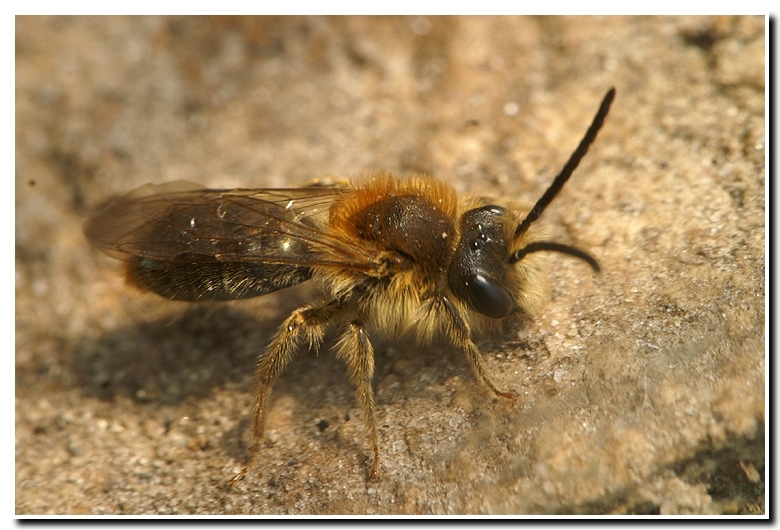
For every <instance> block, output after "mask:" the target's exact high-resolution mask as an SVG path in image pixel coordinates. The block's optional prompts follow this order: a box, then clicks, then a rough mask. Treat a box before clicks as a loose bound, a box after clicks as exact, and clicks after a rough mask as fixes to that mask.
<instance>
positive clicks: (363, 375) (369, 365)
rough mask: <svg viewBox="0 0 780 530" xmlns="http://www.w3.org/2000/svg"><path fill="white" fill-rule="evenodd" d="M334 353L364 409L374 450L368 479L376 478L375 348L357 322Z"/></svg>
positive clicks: (344, 335)
mask: <svg viewBox="0 0 780 530" xmlns="http://www.w3.org/2000/svg"><path fill="white" fill-rule="evenodd" d="M333 349H334V354H335V356H336V357H337V358H339V359H342V360H343V361H344V362H345V363H346V364H347V373H348V374H349V380H350V381H351V382H352V384H353V385H355V387H356V388H355V396H356V397H357V400H358V403H360V407H361V408H362V409H363V416H364V417H365V424H366V431H368V438H369V441H370V442H371V449H372V450H373V451H374V460H373V461H372V462H371V471H370V472H369V477H370V478H376V473H377V466H378V464H379V442H378V439H377V435H376V421H375V420H374V389H373V388H372V387H371V380H372V379H373V377H374V348H373V347H372V346H371V341H369V340H368V334H367V333H366V330H365V328H364V327H363V324H362V323H361V322H360V321H357V320H355V321H353V322H351V323H350V324H349V325H347V326H346V329H345V330H344V333H343V334H342V335H341V337H339V339H338V342H337V343H336V345H335V346H334V348H333Z"/></svg>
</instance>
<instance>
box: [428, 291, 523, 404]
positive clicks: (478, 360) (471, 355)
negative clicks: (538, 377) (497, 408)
mask: <svg viewBox="0 0 780 530" xmlns="http://www.w3.org/2000/svg"><path fill="white" fill-rule="evenodd" d="M441 306H442V308H443V310H444V313H445V314H446V315H447V317H448V318H449V320H450V324H451V325H450V327H449V335H450V340H451V341H452V343H453V344H455V345H456V346H459V347H460V348H462V349H463V351H464V352H465V354H466V357H467V358H468V360H469V363H471V367H472V369H473V370H474V373H475V374H476V376H477V379H479V380H480V381H482V382H483V383H485V385H487V387H488V388H489V389H490V390H492V391H493V393H494V394H495V395H497V396H499V397H502V398H506V399H517V394H513V393H512V392H501V391H500V390H499V389H497V388H496V385H494V384H493V382H492V381H491V380H490V378H489V377H488V375H487V371H485V366H484V365H483V364H482V355H481V354H480V353H479V348H477V345H476V344H474V341H472V340H471V330H470V329H469V326H468V324H467V323H466V321H465V320H463V317H461V316H460V313H458V310H457V309H456V308H455V306H454V305H453V304H452V302H450V301H449V299H448V298H447V297H446V296H442V297H441Z"/></svg>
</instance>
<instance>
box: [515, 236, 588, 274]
mask: <svg viewBox="0 0 780 530" xmlns="http://www.w3.org/2000/svg"><path fill="white" fill-rule="evenodd" d="M541 250H544V251H548V252H560V253H561V254H568V255H569V256H572V257H574V258H579V259H581V260H582V261H584V262H585V263H587V264H588V265H590V266H591V267H592V268H593V270H594V271H596V272H601V267H599V262H598V261H596V258H594V257H593V256H591V255H590V254H588V253H587V252H585V251H584V250H580V249H578V248H576V247H570V246H569V245H564V244H562V243H554V242H552V241H534V242H533V243H529V244H528V245H526V246H524V247H523V248H521V249H520V250H518V251H517V252H515V253H514V254H512V256H511V257H510V258H509V264H510V265H514V264H515V263H517V262H518V261H520V260H521V259H523V258H524V257H525V255H526V254H530V253H531V252H539V251H541Z"/></svg>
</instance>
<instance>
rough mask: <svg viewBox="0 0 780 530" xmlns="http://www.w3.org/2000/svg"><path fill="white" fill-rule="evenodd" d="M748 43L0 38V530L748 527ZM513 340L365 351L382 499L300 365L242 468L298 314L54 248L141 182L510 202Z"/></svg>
mask: <svg viewBox="0 0 780 530" xmlns="http://www.w3.org/2000/svg"><path fill="white" fill-rule="evenodd" d="M764 49H765V28H764V19H763V18H762V17H694V18H687V17H685V18H680V17H678V18H665V17H650V18H630V17H629V18H626V17H614V18H601V17H587V18H577V17H551V18H523V17H475V18H435V17H434V18H421V17H404V18H370V17H369V18H360V17H358V18H308V17H301V18H273V17H267V18H236V17H206V18H159V17H137V18H124V17H94V18H93V17H67V18H60V17H17V19H16V501H15V502H16V505H15V506H16V512H17V514H206V513H209V514H398V513H403V514H425V513H430V514H534V513H545V514H561V513H563V514H567V513H596V514H600V513H617V514H634V513H639V514H646V513H661V514H686V513H692V514H708V513H746V514H762V513H764V512H765V499H764V480H765V469H764V462H765V451H764V449H765V447H764V443H765V402H766V397H765V394H766V387H765V369H766V365H765V360H766V358H765V327H764V326H765V304H766V302H765V274H766V271H765V263H766V260H765V148H766V146H765V142H766V138H765V96H764V83H765V76H764V75H765V69H764V62H765V57H764ZM612 85H614V86H616V87H617V98H616V100H615V103H614V105H613V109H612V112H611V114H610V116H609V118H608V119H607V124H606V126H605V128H604V130H603V131H602V133H601V134H600V136H599V138H598V140H597V141H596V143H595V144H594V145H593V147H592V148H591V151H590V152H589V154H588V156H587V157H586V158H585V160H584V161H583V163H582V165H581V166H580V168H579V169H578V170H577V172H576V173H575V175H574V177H573V178H572V180H571V181H570V182H569V183H568V184H567V186H566V188H565V189H564V191H563V192H562V193H561V194H560V196H559V197H558V198H557V199H556V201H555V202H554V203H553V204H552V206H551V207H550V208H549V209H548V211H547V212H545V215H544V216H543V218H542V220H541V221H540V222H541V223H543V224H544V225H546V226H547V227H548V228H547V229H548V230H549V232H550V234H551V235H552V238H553V239H555V240H557V241H561V242H566V243H571V244H576V245H577V246H580V247H582V248H586V249H589V250H590V251H591V252H592V253H593V254H594V255H596V256H597V257H598V259H599V260H600V262H601V265H602V269H603V272H602V273H601V274H600V275H594V274H593V273H592V272H591V271H590V270H589V269H588V268H587V267H586V266H584V265H583V264H582V263H580V262H578V261H576V260H571V259H568V258H566V257H563V256H559V255H551V256H550V258H549V260H548V261H549V278H550V300H549V302H548V304H547V306H546V307H545V309H544V311H543V313H542V315H541V316H540V317H539V318H538V319H536V320H535V321H534V322H533V323H531V324H530V325H529V326H527V327H525V328H522V329H519V328H518V329H511V330H508V332H507V333H506V334H504V335H498V336H487V337H484V338H482V339H480V341H479V345H480V348H481V349H482V352H483V356H484V359H485V362H486V365H487V368H488V371H489V373H490V374H491V377H492V379H493V381H494V382H495V383H496V384H497V386H499V387H500V388H504V389H513V390H514V391H516V392H518V393H519V394H520V396H521V397H520V399H519V400H518V402H517V403H516V404H515V405H514V406H511V405H509V404H508V403H504V402H502V401H496V400H495V399H493V397H492V396H491V395H490V394H489V393H488V392H487V391H486V390H485V389H484V388H482V387H481V386H480V385H479V384H477V382H476V380H475V378H474V377H473V376H472V374H471V372H470V370H469V368H468V365H467V363H466V361H465V359H464V358H463V356H462V354H461V353H460V352H458V351H456V350H453V349H452V348H450V347H449V346H447V345H443V344H434V345H430V346H425V347H418V346H415V345H413V344H409V343H406V342H399V341H397V340H394V339H393V338H392V337H387V338H381V339H380V338H379V337H375V348H376V354H377V367H376V377H375V382H374V387H375V389H376V392H377V420H378V422H379V425H380V433H379V437H380V445H381V451H382V453H381V454H382V460H381V465H380V475H381V480H379V481H370V480H368V479H367V470H368V465H369V463H370V457H371V454H370V448H369V446H368V443H367V439H366V437H365V434H364V432H363V427H362V417H361V413H360V409H359V407H357V405H356V403H355V401H354V397H353V390H352V388H351V387H350V385H349V383H348V381H347V377H346V374H345V370H344V368H343V366H342V365H341V363H340V362H338V361H336V360H334V359H333V358H332V357H331V356H330V355H329V354H328V353H327V350H325V349H324V350H323V354H322V355H319V356H317V355H315V354H314V352H306V351H302V352H300V353H299V355H298V356H297V358H296V360H295V362H294V363H293V364H292V366H291V368H290V369H289V370H288V371H287V372H286V373H285V374H284V375H283V376H282V377H281V378H280V380H279V381H278V382H277V384H276V385H275V387H274V393H273V394H272V399H271V405H270V411H269V417H268V424H267V435H266V437H265V441H264V445H265V448H264V451H263V458H262V461H261V462H260V463H259V464H258V465H257V466H256V468H255V469H254V470H253V471H252V472H251V473H250V474H249V475H248V476H247V477H246V479H245V480H244V481H243V482H242V483H240V484H239V485H238V487H236V488H235V489H234V490H230V489H229V488H227V487H226V482H227V481H228V479H229V478H230V477H231V476H232V474H233V473H234V472H235V471H237V470H238V469H239V467H240V465H241V463H242V462H243V461H244V459H245V458H246V457H247V437H248V434H249V433H248V429H249V418H250V412H251V401H252V397H253V388H252V370H253V366H254V363H255V360H256V358H257V356H258V355H259V354H260V353H261V352H262V350H263V347H264V345H265V344H266V343H267V341H268V340H269V339H270V337H271V336H272V334H273V332H274V330H275V329H276V327H277V326H278V325H279V324H280V322H281V321H282V320H283V319H284V318H285V316H286V315H287V314H289V312H290V311H292V310H293V309H294V308H295V307H296V306H297V305H298V304H300V303H301V301H304V300H306V299H307V296H308V295H309V294H310V293H308V292H307V290H306V289H305V288H303V289H297V290H292V291H289V292H285V293H280V294H275V295H269V296H266V297H263V298H260V299H256V300H253V301H249V302H242V303H233V304H226V305H204V306H199V305H198V306H191V305H186V304H179V303H172V302H165V301H160V300H158V299H156V298H155V297H153V296H151V295H140V294H138V293H136V292H134V291H132V290H131V289H129V288H127V287H126V286H125V285H124V283H123V275H122V272H121V267H120V266H119V264H118V262H116V261H113V260H111V259H110V258H108V257H106V256H104V255H102V254H101V253H99V252H97V251H94V250H93V249H91V248H90V247H89V245H88V244H87V243H86V242H85V240H84V238H83V236H82V234H81V231H80V225H81V223H82V222H83V220H84V219H85V217H86V216H87V215H89V213H90V212H91V211H93V210H94V209H95V208H96V207H97V206H98V205H99V204H100V203H101V202H102V201H104V200H105V199H106V198H108V197H109V196H111V195H112V194H115V193H120V192H124V191H128V190H130V189H133V188H135V187H137V186H140V185H142V184H144V183H146V182H163V181H169V180H177V179H185V180H190V181H194V182H198V183H201V184H204V185H207V186H211V187H280V186H286V187H289V186H297V185H301V184H305V183H307V182H308V181H310V180H311V179H313V178H317V177H327V176H336V177H352V176H356V175H359V174H361V173H362V172H366V171H370V170H376V169H384V170H388V171H391V172H393V173H396V174H408V173H412V172H425V173H430V174H432V175H435V176H437V177H438V178H441V179H443V180H446V181H447V182H449V183H451V184H452V185H453V186H454V187H455V188H456V189H457V190H459V191H461V192H472V193H478V194H483V195H486V196H493V197H499V198H504V199H506V198H514V199H517V200H522V201H526V202H532V201H534V200H535V199H536V198H537V197H538V196H539V195H540V194H541V193H542V192H543V191H544V189H545V188H546V186H547V185H548V184H549V182H550V180H551V179H552V177H553V176H554V175H555V174H556V173H557V171H558V170H559V169H560V167H561V165H562V164H563V163H564V162H565V160H566V158H567V157H568V155H569V154H570V152H571V151H572V150H573V149H574V147H575V146H576V144H577V142H578V141H579V139H580V137H581V136H582V134H583V133H584V131H585V128H586V127H587V125H588V123H589V122H590V119H591V118H592V116H593V114H594V112H595V110H596V107H597V105H598V103H599V101H600V99H601V97H602V96H603V94H604V93H605V92H606V90H607V89H608V88H609V87H610V86H612Z"/></svg>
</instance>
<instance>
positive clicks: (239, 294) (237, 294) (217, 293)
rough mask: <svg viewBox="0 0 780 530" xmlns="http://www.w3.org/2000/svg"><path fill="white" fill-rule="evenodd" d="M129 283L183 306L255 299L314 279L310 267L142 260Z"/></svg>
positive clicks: (130, 268)
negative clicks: (185, 304) (178, 301)
mask: <svg viewBox="0 0 780 530" xmlns="http://www.w3.org/2000/svg"><path fill="white" fill-rule="evenodd" d="M126 270H127V281H128V283H130V284H131V285H133V286H135V287H138V288H139V289H141V290H145V291H152V292H153V293H157V294H159V295H160V296H164V297H165V298H168V299H170V300H180V301H183V302H200V301H224V300H241V299H245V298H253V297H255V296H261V295H264V294H267V293H272V292H274V291H278V290H279V289H284V288H286V287H292V286H293V285H296V284H299V283H301V282H304V281H306V280H308V279H309V278H311V275H312V271H311V269H309V268H306V267H297V266H294V265H282V264H274V263H220V262H210V263H179V262H168V261H158V260H152V259H146V258H141V259H137V260H133V261H130V262H128V263H127V269H126Z"/></svg>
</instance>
